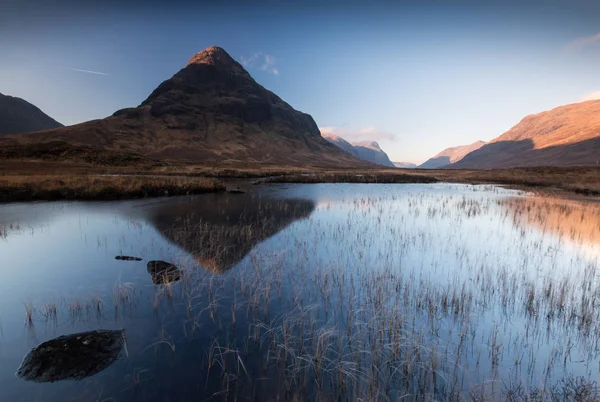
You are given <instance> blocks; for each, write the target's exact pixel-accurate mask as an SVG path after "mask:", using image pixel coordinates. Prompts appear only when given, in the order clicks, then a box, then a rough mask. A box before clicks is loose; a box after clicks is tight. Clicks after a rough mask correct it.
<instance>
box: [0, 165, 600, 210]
mask: <svg viewBox="0 0 600 402" xmlns="http://www.w3.org/2000/svg"><path fill="white" fill-rule="evenodd" d="M227 181H232V182H235V181H238V182H239V181H242V182H244V181H247V184H250V183H255V184H268V183H435V182H448V183H467V184H488V185H501V186H506V187H510V188H516V189H520V190H527V191H534V192H539V193H545V194H548V193H550V194H562V195H566V196H577V197H585V198H597V197H600V167H563V168H559V167H541V168H514V169H497V170H444V169H437V170H428V169H385V168H384V169H352V170H350V169H346V170H341V169H337V170H336V169H325V168H296V167H286V166H262V167H251V166H250V167H242V168H236V167H221V168H215V167H207V166H198V165H169V166H160V167H152V168H144V167H139V168H137V169H136V168H135V167H128V168H123V167H115V166H112V167H111V166H102V167H98V166H90V165H86V164H72V163H60V162H53V163H49V162H45V161H15V160H12V161H8V160H4V161H0V202H14V201H34V200H46V201H49V200H116V199H127V198H146V197H157V196H165V195H169V196H172V195H187V194H200V193H206V192H217V191H224V190H225V189H226V188H225V184H224V182H227Z"/></svg>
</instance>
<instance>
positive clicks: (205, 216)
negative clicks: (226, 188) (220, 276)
mask: <svg viewBox="0 0 600 402" xmlns="http://www.w3.org/2000/svg"><path fill="white" fill-rule="evenodd" d="M313 210H314V203H313V202H311V201H306V200H291V199H269V198H262V197H259V196H257V195H254V194H208V195H206V196H202V197H198V198H194V199H188V200H185V199H183V200H173V201H171V202H165V203H161V204H160V205H159V206H156V207H151V208H149V209H148V210H147V212H146V214H147V219H148V221H149V222H150V223H152V224H153V225H154V226H155V227H156V229H157V230H158V231H159V232H160V233H162V235H163V236H165V237H166V238H167V239H168V240H169V241H171V242H172V243H174V244H176V245H178V246H179V247H181V248H182V249H184V250H186V251H187V252H188V253H190V254H191V255H193V256H194V258H195V259H196V261H197V262H198V263H199V264H200V265H201V266H203V267H204V268H206V269H209V270H211V271H213V272H224V271H226V270H228V269H229V268H231V267H233V266H234V265H235V264H236V263H238V262H239V261H240V260H242V259H243V258H244V257H245V256H246V255H247V254H248V253H249V252H250V250H252V248H253V247H254V246H255V245H257V244H259V243H260V242H262V241H264V240H266V239H268V238H269V237H271V236H274V235H275V234H277V233H279V232H280V231H281V230H283V229H285V228H286V227H287V226H288V225H290V224H292V223H293V222H295V221H297V220H299V219H303V218H307V217H308V216H309V215H310V214H311V213H312V211H313Z"/></svg>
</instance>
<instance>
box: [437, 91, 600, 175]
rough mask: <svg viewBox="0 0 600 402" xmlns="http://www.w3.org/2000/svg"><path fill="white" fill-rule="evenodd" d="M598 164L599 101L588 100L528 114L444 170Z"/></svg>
mask: <svg viewBox="0 0 600 402" xmlns="http://www.w3.org/2000/svg"><path fill="white" fill-rule="evenodd" d="M598 164H600V100H592V101H587V102H581V103H575V104H571V105H566V106H561V107H558V108H555V109H552V110H549V111H546V112H542V113H538V114H533V115H529V116H527V117H525V118H524V119H523V120H521V121H520V122H519V123H518V124H517V125H516V126H514V127H513V128H511V129H510V130H508V131H507V132H506V133H504V134H502V135H501V136H499V137H497V138H495V139H493V140H492V141H490V142H488V143H487V144H485V145H484V146H482V147H481V148H479V149H478V150H476V151H474V152H471V153H469V154H468V155H466V156H465V157H464V158H462V159H461V160H460V161H457V162H456V163H453V164H451V165H449V166H448V167H449V168H456V169H459V168H460V169H496V168H510V167H532V166H583V165H593V166H595V165H598Z"/></svg>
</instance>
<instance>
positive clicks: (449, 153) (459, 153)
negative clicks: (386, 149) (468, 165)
mask: <svg viewBox="0 0 600 402" xmlns="http://www.w3.org/2000/svg"><path fill="white" fill-rule="evenodd" d="M483 145H485V142H484V141H475V142H474V143H472V144H469V145H460V146H457V147H452V148H446V149H444V150H443V151H442V152H440V153H438V154H437V155H435V156H434V157H433V158H430V159H428V160H427V161H425V162H424V163H423V164H421V165H419V166H418V167H419V169H439V168H441V167H444V166H447V165H449V164H451V163H455V162H458V161H460V160H461V159H463V158H464V157H465V156H466V155H467V154H468V153H470V152H473V151H475V150H477V149H479V148H481V147H482V146H483Z"/></svg>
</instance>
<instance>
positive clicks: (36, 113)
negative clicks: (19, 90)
mask: <svg viewBox="0 0 600 402" xmlns="http://www.w3.org/2000/svg"><path fill="white" fill-rule="evenodd" d="M57 127H62V124H60V123H59V122H57V121H56V120H54V119H53V118H51V117H50V116H48V115H47V114H45V113H44V112H42V111H41V110H40V109H39V108H37V107H36V106H34V105H32V104H31V103H29V102H27V101H26V100H24V99H21V98H16V97H14V96H7V95H3V94H1V93H0V135H6V134H19V133H29V132H32V131H40V130H48V129H51V128H57Z"/></svg>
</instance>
